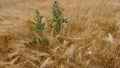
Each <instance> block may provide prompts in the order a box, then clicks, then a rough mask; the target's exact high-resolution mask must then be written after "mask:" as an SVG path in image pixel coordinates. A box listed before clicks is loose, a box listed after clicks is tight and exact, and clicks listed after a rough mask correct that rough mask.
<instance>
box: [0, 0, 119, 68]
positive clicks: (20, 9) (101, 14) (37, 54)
mask: <svg viewBox="0 0 120 68" xmlns="http://www.w3.org/2000/svg"><path fill="white" fill-rule="evenodd" d="M53 1H54V0H48V1H47V0H0V68H120V0H69V1H67V0H60V5H61V6H62V7H63V8H65V10H64V11H65V12H64V16H66V17H68V18H69V23H67V24H64V28H63V29H61V31H60V34H59V35H57V36H54V35H53V32H54V31H53V30H51V29H50V28H48V26H49V25H50V23H47V25H46V29H47V30H49V33H43V40H42V43H40V44H36V45H34V46H32V45H30V44H29V41H30V39H31V36H32V35H33V34H32V33H33V32H32V22H33V17H34V10H35V9H39V10H40V12H41V14H42V15H44V16H45V19H44V21H48V20H49V19H50V17H51V6H52V4H53ZM34 34H35V33H34ZM58 37H59V38H60V40H58V39H57V38H58ZM46 40H48V41H49V46H47V42H46Z"/></svg>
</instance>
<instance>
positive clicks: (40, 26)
mask: <svg viewBox="0 0 120 68" xmlns="http://www.w3.org/2000/svg"><path fill="white" fill-rule="evenodd" d="M42 19H43V16H42V15H40V12H39V11H38V10H37V9H36V11H35V17H34V24H35V25H34V31H36V32H37V34H38V35H37V37H35V38H33V39H32V42H31V43H33V44H34V43H38V42H40V41H41V36H40V34H42V32H43V31H44V27H45V23H44V22H43V21H42Z"/></svg>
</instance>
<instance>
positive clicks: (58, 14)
mask: <svg viewBox="0 0 120 68" xmlns="http://www.w3.org/2000/svg"><path fill="white" fill-rule="evenodd" d="M62 13H63V8H61V7H60V6H59V3H58V2H57V1H55V2H54V4H53V7H52V15H53V16H52V19H51V20H50V21H51V22H55V25H54V26H53V28H54V29H58V30H59V29H60V28H61V26H62V24H63V23H67V22H68V19H67V18H64V17H63V16H62Z"/></svg>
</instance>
